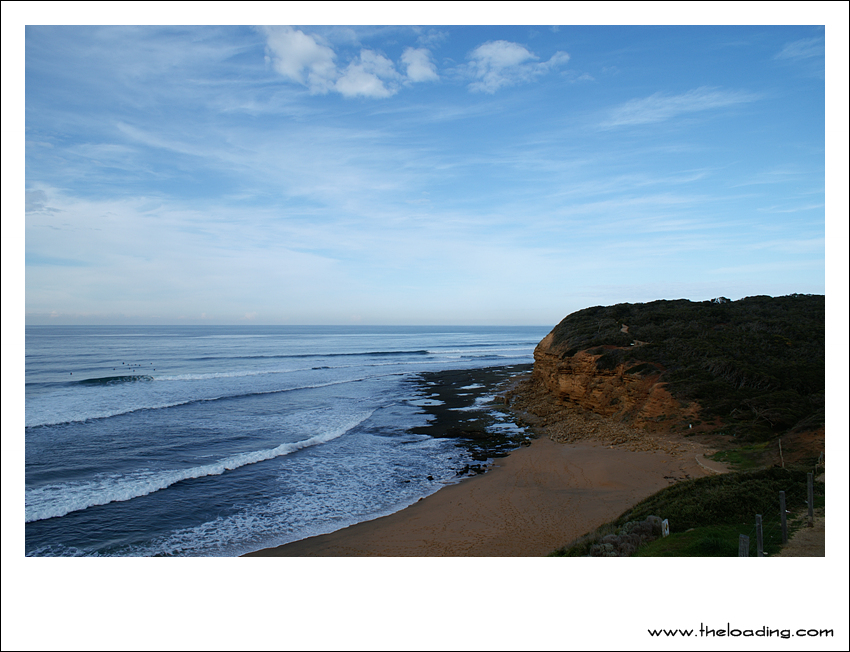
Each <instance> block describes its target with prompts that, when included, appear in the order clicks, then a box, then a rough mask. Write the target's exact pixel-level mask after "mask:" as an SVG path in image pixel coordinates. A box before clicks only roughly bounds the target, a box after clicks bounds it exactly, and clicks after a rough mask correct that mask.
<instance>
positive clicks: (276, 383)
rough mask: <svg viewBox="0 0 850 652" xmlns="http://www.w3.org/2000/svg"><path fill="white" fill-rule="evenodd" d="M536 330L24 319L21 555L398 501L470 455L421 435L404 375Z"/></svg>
mask: <svg viewBox="0 0 850 652" xmlns="http://www.w3.org/2000/svg"><path fill="white" fill-rule="evenodd" d="M548 330H549V329H548V328H545V327H440V326H428V327H409V326H404V327H402V326H392V327H389V326H388V327H373V326H362V327H355V326H351V327H341V326H318V327H316V326H28V327H27V328H26V391H25V400H26V416H25V421H26V426H25V458H26V491H25V495H26V507H25V513H26V527H25V531H26V554H27V556H235V555H240V554H243V553H246V552H251V551H254V550H259V549H261V548H267V547H271V546H276V545H280V544H283V543H288V542H291V541H296V540H299V539H303V538H306V537H309V536H313V535H317V534H324V533H327V532H332V531H335V530H338V529H340V528H343V527H346V526H348V525H352V524H354V523H358V522H361V521H365V520H370V519H373V518H377V517H379V516H383V515H386V514H390V513H393V512H395V511H398V510H400V509H403V508H404V507H406V506H408V505H410V504H412V503H414V502H416V501H417V500H419V499H420V498H422V497H424V496H427V495H429V494H431V493H433V492H435V491H437V490H438V489H439V488H440V487H442V486H444V485H445V484H448V483H452V482H456V481H457V479H458V477H459V470H461V469H464V468H469V465H470V464H471V463H473V457H472V453H471V452H470V450H469V449H468V448H467V447H465V446H463V445H460V444H459V442H458V441H457V440H455V439H452V438H444V437H431V436H428V435H427V434H422V427H423V426H426V425H427V424H428V423H429V420H430V419H431V417H430V416H429V415H428V414H427V412H426V408H427V407H428V406H429V405H430V404H433V403H434V402H435V401H436V400H437V399H435V398H433V396H432V395H430V394H429V393H428V391H427V384H423V383H422V382H421V375H422V374H424V373H427V372H434V371H448V370H454V369H471V368H483V367H495V366H505V365H516V364H523V363H530V362H532V351H533V349H534V347H535V345H536V344H537V343H538V342H539V341H540V339H542V337H543V336H545V335H546V333H547V332H548ZM487 400H488V397H487V396H484V397H481V396H478V397H477V398H476V399H474V401H473V400H472V399H470V401H471V404H470V405H469V406H465V407H462V408H460V409H462V410H469V409H475V408H476V407H481V406H482V405H484V404H486V402H487ZM492 427H493V428H499V427H500V424H499V423H498V417H497V422H496V423H494V424H493V426H492ZM417 429H418V430H419V432H414V431H415V430H417Z"/></svg>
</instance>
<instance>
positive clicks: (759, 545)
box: [756, 514, 764, 557]
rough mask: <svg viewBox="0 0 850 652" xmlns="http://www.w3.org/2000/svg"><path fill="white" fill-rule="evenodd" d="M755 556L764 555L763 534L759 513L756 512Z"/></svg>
mask: <svg viewBox="0 0 850 652" xmlns="http://www.w3.org/2000/svg"><path fill="white" fill-rule="evenodd" d="M756 557H764V534H763V532H762V528H761V514H756Z"/></svg>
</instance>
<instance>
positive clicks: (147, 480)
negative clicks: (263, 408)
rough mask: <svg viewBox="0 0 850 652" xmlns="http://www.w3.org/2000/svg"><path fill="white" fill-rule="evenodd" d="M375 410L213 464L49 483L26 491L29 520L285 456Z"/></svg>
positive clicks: (340, 431)
mask: <svg viewBox="0 0 850 652" xmlns="http://www.w3.org/2000/svg"><path fill="white" fill-rule="evenodd" d="M374 412H375V410H370V411H368V412H362V413H360V414H358V415H356V416H354V417H353V418H351V419H349V420H348V421H346V422H345V423H343V425H341V426H339V427H337V428H333V429H330V430H327V431H326V432H323V433H321V434H318V435H315V436H313V437H310V438H309V439H305V440H302V441H297V442H290V443H286V444H281V445H280V446H277V447H276V448H271V449H267V450H259V451H251V452H247V453H239V454H238V455H231V456H230V457H227V458H224V459H222V460H219V461H217V462H213V463H212V464H205V465H202V466H195V467H191V468H188V469H174V470H170V471H149V470H142V471H137V472H135V473H133V474H131V475H129V476H126V475H114V474H110V475H106V476H102V477H100V478H98V479H97V480H91V481H87V482H79V483H63V484H57V485H47V486H44V487H38V488H37V489H31V490H29V491H27V492H26V508H25V514H26V522H27V523H30V522H32V521H40V520H44V519H47V518H55V517H57V516H64V515H65V514H69V513H71V512H75V511H79V510H83V509H87V508H89V507H94V506H95V505H106V504H107V503H113V502H121V501H125V500H132V499H133V498H138V497H140V496H147V495H148V494H152V493H154V492H155V491H159V490H160V489H165V488H167V487H170V486H171V485H173V484H175V483H177V482H180V481H181V480H189V479H191V478H201V477H204V476H208V475H221V474H222V473H224V472H225V471H232V470H234V469H238V468H239V467H242V466H246V465H248V464H254V463H256V462H262V461H265V460H270V459H273V458H275V457H280V456H282V455H289V454H290V453H294V452H295V451H298V450H301V449H303V448H308V447H310V446H316V445H317V444H324V443H325V442H328V441H331V440H332V439H336V438H337V437H341V436H342V435H344V434H345V433H346V432H348V431H349V430H351V429H352V428H356V427H357V426H358V425H360V424H361V423H363V422H364V421H366V419H368V418H369V417H371V416H372V414H373V413H374Z"/></svg>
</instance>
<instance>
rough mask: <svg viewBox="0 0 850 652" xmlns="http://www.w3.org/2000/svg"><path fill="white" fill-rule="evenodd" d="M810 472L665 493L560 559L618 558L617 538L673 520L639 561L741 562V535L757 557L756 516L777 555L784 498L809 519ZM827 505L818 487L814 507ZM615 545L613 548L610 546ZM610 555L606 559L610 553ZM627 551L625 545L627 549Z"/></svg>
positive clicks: (728, 479) (747, 475)
mask: <svg viewBox="0 0 850 652" xmlns="http://www.w3.org/2000/svg"><path fill="white" fill-rule="evenodd" d="M806 474H807V470H806V469H804V468H794V469H782V468H777V467H773V468H769V469H762V470H760V471H753V472H739V473H727V474H723V475H715V476H710V477H705V478H699V479H696V480H690V481H686V482H680V483H678V484H675V485H672V486H670V487H667V488H666V489H662V490H661V491H659V492H657V493H655V494H653V495H652V496H650V497H649V498H646V499H645V500H643V501H641V502H639V503H638V504H637V505H635V506H634V507H632V508H631V509H629V510H628V511H627V512H625V513H624V514H622V515H621V516H620V517H619V518H617V519H616V520H614V521H611V522H610V523H606V524H605V525H602V526H601V527H599V528H598V529H597V530H596V531H594V532H592V533H590V534H588V535H585V536H583V537H581V538H579V539H577V540H576V541H573V542H571V543H569V544H567V545H566V546H564V547H562V548H560V549H558V550H556V551H554V552H553V553H551V555H550V556H555V557H585V556H588V555H594V556H596V555H598V556H621V554H622V553H621V554H620V555H616V553H618V552H619V551H618V550H617V543H616V541H617V538H619V540H622V539H623V537H622V533H623V532H626V533H629V532H631V531H634V524H638V523H641V522H644V521H646V520H647V519H648V518H650V517H653V516H655V517H658V518H659V519H661V518H664V519H667V520H668V522H669V524H670V530H671V534H670V536H668V537H661V536H659V533H658V532H655V534H654V535H650V536H646V537H642V539H643V540H642V541H641V542H640V545H639V546H638V547H637V550H636V551H635V552H631V551H630V554H635V556H699V557H728V556H737V554H738V540H739V536H740V535H741V534H746V535H748V536H749V537H750V556H755V554H756V539H755V535H754V534H753V532H754V529H755V516H756V514H761V515H762V520H763V528H764V531H765V533H766V535H765V537H764V550H765V553H766V554H769V555H770V554H775V553H776V552H778V550H779V549H780V547H781V539H780V537H779V535H778V531H779V527H780V514H779V492H780V491H784V492H785V496H786V510H788V511H789V512H791V513H792V514H797V515H800V514H804V513H805V511H806V509H807V505H806V496H807V477H806ZM823 505H824V484H823V483H822V482H815V483H814V507H815V508H818V507H822V506H823ZM802 523H803V519H801V518H796V519H795V518H791V519H790V520H789V532H793V531H794V529H796V528H798V527H800V526H801V525H802ZM606 541H610V542H612V543H613V545H612V543H609V544H608V546H605V542H606ZM606 547H607V548H608V549H609V551H608V553H607V555H606V550H605V548H606ZM621 547H622V544H621Z"/></svg>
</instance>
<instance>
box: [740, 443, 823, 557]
mask: <svg viewBox="0 0 850 652" xmlns="http://www.w3.org/2000/svg"><path fill="white" fill-rule="evenodd" d="M819 468H823V456H821V457H820V458H819V459H818V463H817V464H816V465H815V471H810V472H809V473H808V477H807V482H806V484H807V486H806V490H805V494H802V493H801V492H800V491H799V489H796V490H791V491H789V492H786V491H780V492H779V495H778V496H777V497H776V498H774V499H773V500H772V501H767V503H766V504H765V506H764V509H763V510H760V512H761V513H757V514H755V524H754V525H753V526H752V528H751V529H750V530H749V531H747V532H746V533H740V534H739V538H738V556H739V557H749V556H750V552H751V550H752V546H753V544H755V556H756V557H764V556H766V554H767V553H766V552H765V549H766V548H769V549H771V550H773V551H777V550H778V549H779V547H780V546H782V545H785V544H786V543H788V536H789V525H790V524H789V516H790V517H791V519H792V520H793V525H794V528H796V527H801V526H811V525H812V524H813V522H814V509H815V494H816V491H815V472H816V471H817V470H818V469H819ZM817 493H818V495H820V493H821V492H820V488H818V492H817ZM801 505H803V506H805V509H804V510H799V507H800V506H801ZM789 508H791V509H789ZM801 512H802V513H801ZM771 513H772V514H775V515H776V516H774V517H773V518H770V517H769V518H767V519H765V518H764V516H765V515H766V514H771Z"/></svg>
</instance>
